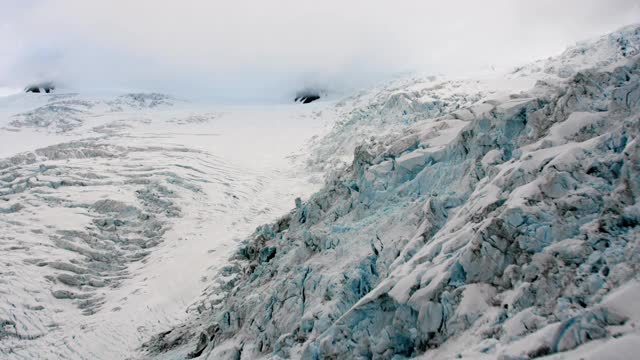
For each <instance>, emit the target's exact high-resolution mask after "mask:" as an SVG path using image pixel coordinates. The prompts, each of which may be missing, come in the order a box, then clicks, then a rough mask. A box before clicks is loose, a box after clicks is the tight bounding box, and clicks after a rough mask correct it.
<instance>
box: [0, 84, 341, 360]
mask: <svg viewBox="0 0 640 360" xmlns="http://www.w3.org/2000/svg"><path fill="white" fill-rule="evenodd" d="M332 114H333V113H332V112H331V111H326V112H324V114H323V115H320V114H319V108H318V106H316V105H314V104H310V105H305V106H302V105H293V104H292V105H286V106H285V105H283V106H264V107H261V106H255V107H237V106H217V105H211V104H207V103H202V104H201V103H196V102H191V101H187V100H183V99H177V98H174V97H171V96H168V95H164V94H155V93H106V92H96V93H91V94H88V93H87V94H76V93H67V92H64V91H62V90H60V91H58V90H56V92H55V93H51V94H45V93H40V94H18V95H12V96H8V97H2V98H0V264H1V265H0V358H2V359H5V358H8V359H92V360H94V359H124V358H130V357H131V356H133V355H134V354H135V353H136V350H137V349H138V348H139V347H140V344H141V343H143V342H144V341H146V340H147V339H148V338H149V337H151V336H153V335H154V334H156V333H158V332H160V331H164V330H166V329H167V328H168V327H169V326H171V325H172V324H174V323H176V322H179V321H184V320H185V319H184V317H185V315H186V314H185V311H184V310H185V308H187V307H188V306H189V304H191V303H192V302H193V300H194V299H195V298H196V297H197V296H198V294H199V293H200V291H201V289H202V288H203V287H204V286H205V284H206V283H207V282H208V281H210V279H211V278H213V277H214V275H215V274H216V273H217V272H218V269H219V268H220V267H222V266H223V265H224V264H225V263H226V259H227V258H228V257H229V256H230V255H231V254H232V253H233V250H234V249H235V248H236V247H237V242H238V241H239V240H240V239H242V238H243V237H245V236H246V234H248V233H250V232H251V231H252V230H253V229H254V228H255V227H256V226H258V225H260V224H261V223H265V222H268V221H271V219H273V218H274V217H276V216H278V215H279V214H281V213H283V212H285V211H287V209H289V208H290V206H291V204H293V203H294V199H295V198H296V197H297V196H301V195H304V194H307V195H308V194H310V193H311V192H312V191H315V190H317V189H318V187H319V186H320V185H321V182H319V181H315V182H314V181H310V180H309V179H308V175H309V174H308V173H307V172H306V171H304V172H303V171H301V168H299V167H298V166H296V163H297V162H296V161H295V159H296V156H299V152H300V149H301V148H302V146H303V145H304V143H305V139H307V138H309V137H311V136H313V135H316V134H318V133H321V132H323V131H324V130H323V129H324V126H325V124H327V123H329V122H332V121H331V120H330V118H331V116H332ZM293 134H295V136H293Z"/></svg>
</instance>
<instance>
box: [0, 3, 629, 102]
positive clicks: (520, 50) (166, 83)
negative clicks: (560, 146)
mask: <svg viewBox="0 0 640 360" xmlns="http://www.w3.org/2000/svg"><path fill="white" fill-rule="evenodd" d="M15 3H16V4H10V5H6V4H3V8H6V9H3V14H2V15H0V43H2V44H4V45H3V48H2V49H0V87H2V86H6V87H15V86H18V85H24V84H25V83H28V82H31V81H39V80H43V79H45V78H46V79H54V80H56V81H59V82H62V83H64V84H65V85H67V86H69V87H75V88H78V89H83V88H92V89H95V88H126V89H141V90H156V91H166V92H172V93H176V94H184V95H190V96H193V95H201V96H206V97H210V98H213V99H218V100H220V101H235V100H240V101H242V100H255V99H263V100H273V99H280V98H285V97H287V96H289V95H290V94H291V93H294V92H295V91H296V89H297V88H300V87H304V86H307V85H308V84H314V85H315V84H321V85H322V86H326V87H327V88H330V89H331V88H335V89H340V88H345V87H352V86H360V85H363V84H366V83H367V82H372V81H377V80H381V79H384V78H386V77H389V76H392V75H393V74H396V73H399V72H406V71H414V70H418V71H423V72H428V73H451V72H461V71H472V70H475V69H479V68H484V67H489V66H509V65H515V64H519V63H522V62H526V61H530V60H533V59H535V58H539V57H544V56H548V55H552V54H554V53H557V52H559V51H562V50H563V49H564V48H565V47H566V46H567V45H570V44H571V43H574V42H575V41H578V40H581V39H584V38H589V37H593V36H597V35H599V34H602V33H604V32H607V31H612V30H615V29H616V28H618V27H620V26H622V25H626V24H628V23H631V22H634V21H637V19H639V18H640V5H638V4H637V1H635V0H634V1H630V0H582V1H578V0H565V1H550V0H535V1H533V0H532V1H512V0H488V1H482V2H480V1H462V0H459V1H418V0H407V1H379V0H370V1H355V0H353V1H344V0H342V1H338V0H325V1H304V0H298V1H290V0H270V1H257V0H255V1H253V0H251V1H249V0H240V1H206V0H183V1H162V0H136V1H130V0H127V1H125V0H110V1H86V0H24V1H22V0H21V1H15ZM5 10H6V11H5Z"/></svg>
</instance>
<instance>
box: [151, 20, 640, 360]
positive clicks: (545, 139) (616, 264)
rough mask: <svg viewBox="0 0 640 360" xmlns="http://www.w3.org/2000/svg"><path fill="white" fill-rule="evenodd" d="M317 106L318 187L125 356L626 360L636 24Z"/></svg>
mask: <svg viewBox="0 0 640 360" xmlns="http://www.w3.org/2000/svg"><path fill="white" fill-rule="evenodd" d="M333 109H334V111H336V113H337V114H338V115H337V117H338V120H337V122H336V124H335V127H334V128H333V129H332V130H330V131H328V132H327V133H326V134H325V135H324V136H320V137H316V138H315V139H314V140H313V141H312V142H311V143H310V145H309V146H310V149H309V153H308V154H307V155H305V156H303V158H304V161H305V162H306V166H307V168H308V169H320V170H322V171H324V172H326V173H327V174H328V175H327V178H326V183H325V185H324V187H323V188H322V189H321V190H320V191H318V192H317V193H315V194H314V195H312V196H311V197H310V198H309V199H308V200H304V201H303V200H300V199H298V200H296V202H295V208H293V209H292V210H291V211H290V212H288V213H287V214H285V215H284V216H281V217H280V218H279V219H278V220H277V221H275V222H272V223H268V224H266V225H262V226H259V227H258V228H257V229H256V230H255V232H254V233H253V234H252V235H251V236H249V237H248V238H246V239H245V240H244V241H243V242H242V244H241V245H240V247H239V249H238V250H237V251H235V252H234V255H233V256H232V257H231V258H230V259H229V261H228V262H227V263H226V264H225V265H224V266H223V267H221V269H220V270H219V272H218V274H217V276H216V277H215V279H214V281H212V282H210V283H209V286H208V287H207V288H206V289H205V290H204V292H203V293H202V294H201V295H200V297H199V299H198V300H197V301H196V302H195V303H194V304H193V305H192V306H190V308H189V311H190V314H189V316H187V319H186V320H185V321H183V322H182V323H180V324H179V325H176V326H175V327H172V328H167V329H166V330H165V331H162V332H160V333H158V334H157V335H155V336H154V337H153V338H151V339H149V340H148V341H147V342H146V343H145V344H144V345H143V347H142V351H143V355H142V356H143V357H148V358H166V359H174V358H185V357H187V358H196V357H197V358H206V359H257V358H266V359H286V358H292V359H396V360H397V359H405V358H424V359H446V358H474V359H494V358H500V359H505V360H506V359H529V358H540V357H548V358H559V359H560V358H563V359H578V358H580V359H604V358H606V359H630V358H634V357H635V353H636V351H638V350H640V332H639V330H638V325H639V321H640V307H639V306H638V303H637V301H638V299H639V296H640V282H639V279H638V272H639V270H640V247H639V246H640V228H639V225H640V203H639V201H638V200H639V198H640V138H639V134H640V26H637V25H636V26H630V27H627V28H623V29H621V30H619V31H617V32H614V33H612V34H609V35H606V36H604V37H602V38H600V39H596V40H593V41H589V42H585V43H581V44H578V45H576V46H574V47H571V48H570V49H568V50H567V51H565V52H564V53H562V54H561V55H559V56H557V57H553V58H549V59H546V60H541V61H538V62H535V63H532V64H529V65H526V66H523V67H520V68H517V69H515V70H514V71H512V72H509V73H506V74H499V75H496V74H487V75H483V76H479V77H477V78H470V79H446V78H441V77H433V78H430V77H424V78H422V77H421V78H411V79H402V80H398V81H395V82H393V83H391V84H385V85H384V86H381V87H379V88H376V89H373V90H370V91H366V92H363V93H360V94H356V95H354V96H353V97H351V98H348V99H345V100H343V101H340V102H338V103H337V104H335V107H334V108H333ZM325 111H327V110H325Z"/></svg>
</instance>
